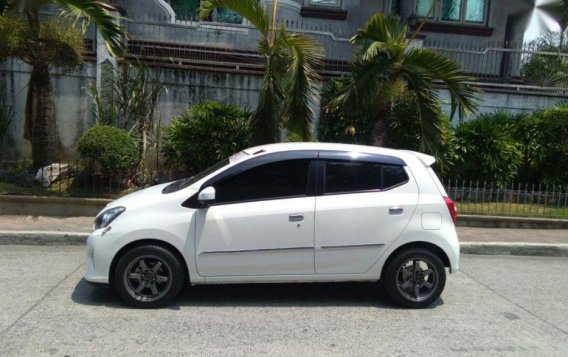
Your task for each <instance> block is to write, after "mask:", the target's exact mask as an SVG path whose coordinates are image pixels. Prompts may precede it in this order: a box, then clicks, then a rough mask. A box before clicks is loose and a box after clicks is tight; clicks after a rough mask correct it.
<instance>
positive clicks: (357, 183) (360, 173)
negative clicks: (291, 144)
mask: <svg viewBox="0 0 568 357" xmlns="http://www.w3.org/2000/svg"><path fill="white" fill-rule="evenodd" d="M406 180H407V176H406V172H405V171H404V169H403V168H402V167H400V166H393V165H383V164H378V163H373V162H333V161H329V162H326V163H325V191H324V192H325V193H340V192H358V191H369V190H384V189H387V188H390V187H393V186H396V185H398V184H401V183H403V182H406Z"/></svg>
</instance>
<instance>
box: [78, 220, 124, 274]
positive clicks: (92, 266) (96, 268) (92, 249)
mask: <svg viewBox="0 0 568 357" xmlns="http://www.w3.org/2000/svg"><path fill="white" fill-rule="evenodd" d="M113 243H114V239H113V237H112V234H110V233H109V232H107V233H104V234H103V230H102V229H98V230H96V231H94V232H93V233H91V235H89V238H87V272H86V274H85V277H84V278H85V280H86V281H88V282H90V283H102V284H108V283H109V272H110V265H111V263H112V257H114V254H115V253H116V252H114V249H113V245H114V244H113Z"/></svg>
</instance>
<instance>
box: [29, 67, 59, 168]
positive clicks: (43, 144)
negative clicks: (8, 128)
mask: <svg viewBox="0 0 568 357" xmlns="http://www.w3.org/2000/svg"><path fill="white" fill-rule="evenodd" d="M26 129H27V135H28V138H29V140H30V141H31V144H32V158H33V165H34V167H35V168H39V167H43V166H46V165H49V164H51V163H53V162H55V160H56V159H57V158H58V156H59V155H58V154H59V153H58V151H59V139H58V135H57V128H56V123H55V99H54V97H53V87H52V85H51V76H50V75H49V65H48V64H36V65H34V66H33V68H32V75H31V78H30V82H29V84H28V97H27V102H26Z"/></svg>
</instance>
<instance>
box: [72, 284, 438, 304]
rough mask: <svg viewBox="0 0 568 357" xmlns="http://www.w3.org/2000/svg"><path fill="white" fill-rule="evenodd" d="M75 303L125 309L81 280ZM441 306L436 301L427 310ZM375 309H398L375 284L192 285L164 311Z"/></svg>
mask: <svg viewBox="0 0 568 357" xmlns="http://www.w3.org/2000/svg"><path fill="white" fill-rule="evenodd" d="M71 298H72V300H73V301H74V302H75V303H78V304H81V305H90V306H105V307H110V308H128V307H127V306H126V305H125V304H124V303H123V302H122V300H121V299H120V297H119V296H118V294H117V293H116V292H115V291H114V290H113V289H112V288H110V287H109V286H107V285H93V284H89V283H87V282H86V281H85V280H81V281H79V282H78V283H77V285H76V286H75V289H74V290H73V293H72V295H71ZM443 304H444V301H443V299H442V298H438V299H437V300H436V301H435V302H434V303H433V304H432V305H430V306H429V307H428V309H433V308H436V307H438V306H441V305H443ZM191 306H195V307H227V306H230V307H254V306H258V307H268V306H273V307H325V306H334V307H337V306H345V307H356V306H361V307H377V308H382V309H399V308H398V307H396V306H395V305H394V304H393V303H392V302H391V301H390V300H389V298H388V297H387V296H386V294H385V293H384V291H383V290H382V289H380V288H379V286H378V284H377V283H370V282H363V283H353V282H350V283H302V284H299V283H298V284H228V285H195V286H190V287H187V288H184V289H183V290H182V291H181V293H180V295H179V296H178V297H177V298H176V299H175V300H174V301H173V302H172V303H170V304H169V305H168V306H166V307H165V308H166V309H173V310H178V309H180V308H181V307H191Z"/></svg>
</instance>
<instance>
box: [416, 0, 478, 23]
mask: <svg viewBox="0 0 568 357" xmlns="http://www.w3.org/2000/svg"><path fill="white" fill-rule="evenodd" d="M488 3H489V0H441V1H434V0H416V6H415V13H416V15H417V16H418V17H428V18H429V19H431V20H433V21H440V22H454V23H465V24H479V25H482V24H485V23H486V22H487V21H486V20H487V19H486V17H487V7H488ZM432 7H433V8H432Z"/></svg>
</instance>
